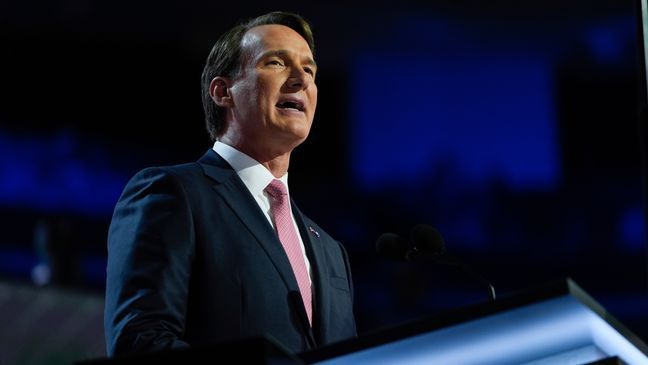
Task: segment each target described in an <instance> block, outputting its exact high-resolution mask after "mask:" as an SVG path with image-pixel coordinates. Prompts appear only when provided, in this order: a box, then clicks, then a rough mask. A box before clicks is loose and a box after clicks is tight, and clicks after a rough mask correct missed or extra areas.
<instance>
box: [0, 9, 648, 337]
mask: <svg viewBox="0 0 648 365" xmlns="http://www.w3.org/2000/svg"><path fill="white" fill-rule="evenodd" d="M524 3H525V4H519V3H518V2H515V1H497V2H476V1H447V2H445V1H438V2H432V4H428V2H419V1H399V2H389V1H384V2H378V3H376V2H353V3H349V2H346V1H345V2H341V1H332V2H322V3H316V2H310V3H297V2H294V3H293V2H286V3H283V4H282V5H285V6H282V9H283V10H291V11H297V12H299V13H301V14H303V15H304V16H305V17H306V18H307V19H309V20H310V21H311V22H312V23H313V27H314V32H315V37H316V44H317V54H316V58H317V60H318V63H319V69H320V71H319V75H318V78H319V81H318V84H319V95H320V99H319V104H318V111H317V116H316V121H315V126H314V128H313V130H312V133H311V136H310V138H309V140H308V141H307V142H306V143H305V144H304V145H303V146H301V147H299V148H298V150H297V151H296V152H295V154H294V157H293V163H292V166H291V170H290V180H291V190H292V194H293V195H294V197H295V199H296V200H297V201H298V202H299V203H300V206H301V208H302V210H304V211H305V212H306V213H307V214H308V215H309V216H311V217H313V218H314V219H315V220H317V221H318V222H319V223H321V225H322V226H323V227H325V228H327V230H328V231H329V232H330V233H332V234H333V235H334V236H336V237H337V238H339V239H340V240H341V241H342V242H344V243H345V244H346V246H347V248H348V250H349V252H350V255H351V260H352V264H353V268H354V275H355V277H354V279H355V284H356V290H357V315H358V325H359V329H360V331H361V332H365V331H369V330H373V329H376V328H380V327H383V326H386V325H393V324H396V323H400V322H402V321H405V320H409V319H415V318H419V317H421V316H424V315H429V314H434V313H435V312H437V311H440V310H442V309H445V308H453V307H457V306H463V305H469V304H473V303H476V302H481V301H484V300H486V292H485V290H484V288H482V287H480V285H479V283H478V282H476V281H475V280H473V279H471V278H470V277H468V276H467V275H465V273H462V272H460V271H457V270H454V269H452V268H447V267H435V266H430V265H422V264H419V265H415V264H404V263H394V262H389V261H386V260H384V259H382V258H379V257H377V255H376V254H375V249H374V244H375V241H376V239H377V237H378V236H379V235H380V234H381V233H384V232H394V233H398V234H401V235H403V236H407V235H408V234H409V233H408V232H409V230H410V228H411V227H412V226H413V225H415V224H417V223H425V224H430V225H432V226H435V227H436V228H438V229H439V231H440V232H441V233H442V234H443V235H444V238H445V240H446V243H447V247H448V250H449V251H451V252H453V253H454V254H456V255H458V256H460V257H462V258H464V259H465V261H466V262H468V263H469V264H470V265H472V266H473V267H474V268H475V269H476V270H477V271H479V272H480V273H482V274H483V275H484V276H485V277H487V278H489V280H491V281H492V283H493V284H494V285H495V288H496V289H497V290H498V293H499V294H500V295H506V294H507V293H511V292H515V291H518V290H523V289H525V288H528V287H531V286H533V285H536V284H540V283H544V282H547V281H549V280H553V279H555V278H559V277H563V276H570V277H572V278H573V279H574V280H575V281H576V282H577V283H579V284H580V285H581V286H582V287H583V288H584V289H585V290H586V291H587V292H588V293H590V294H591V295H592V296H593V297H594V298H595V299H597V300H598V301H599V302H601V303H602V304H603V305H604V307H606V308H607V309H608V310H609V311H610V312H611V313H612V314H613V315H615V316H616V317H618V318H619V319H621V321H622V322H624V323H625V324H626V325H627V326H628V327H630V328H631V329H632V330H634V331H636V332H637V333H639V334H641V335H642V337H643V338H644V339H645V338H647V337H648V311H647V309H646V308H648V292H647V290H648V289H647V288H648V286H647V283H646V278H647V276H648V270H647V264H646V261H647V259H646V258H647V253H646V252H647V249H646V238H645V224H644V223H645V218H644V194H645V193H646V191H647V189H646V187H645V182H643V181H642V168H643V167H645V161H644V162H642V160H641V153H642V147H641V144H640V141H641V138H640V137H641V135H642V133H645V132H643V131H642V130H641V128H640V126H641V123H645V121H644V122H642V121H641V119H640V113H639V111H640V110H641V105H642V103H643V98H644V95H645V91H644V82H643V77H644V74H643V69H642V67H643V63H642V62H643V59H642V57H641V48H640V41H639V39H638V36H637V35H638V32H639V30H638V28H637V27H638V18H637V17H638V12H637V11H636V9H635V7H636V6H635V2H633V1H628V0H625V1H570V2H569V4H565V3H564V2H559V1H556V2H552V1H536V2H524ZM275 9H276V8H275V7H273V8H270V7H269V5H268V4H266V3H265V2H264V3H262V2H256V3H255V2H252V3H249V4H238V3H237V4H229V5H227V4H223V3H221V2H207V1H197V2H194V3H189V2H170V1H167V2H137V3H131V2H125V1H94V2H83V1H59V2H43V3H38V2H29V1H27V2H20V3H13V4H12V3H5V4H3V5H1V6H0V21H1V23H0V41H1V44H2V49H3V52H2V57H1V59H2V61H1V65H2V67H1V68H0V79H1V80H2V88H0V100H2V103H1V104H0V105H1V106H0V216H1V217H2V219H1V220H0V221H1V222H2V232H3V234H2V236H1V238H0V275H1V276H2V277H3V278H5V279H6V280H9V281H22V282H30V281H31V280H32V275H33V273H34V267H36V266H37V265H39V264H49V265H50V266H51V267H52V268H54V269H55V270H54V272H55V275H54V277H52V279H51V281H50V283H49V284H48V285H52V286H55V287H73V288H75V289H78V290H83V291H86V292H88V293H92V295H101V294H102V290H103V281H104V279H105V251H106V250H105V238H106V230H107V227H108V224H109V220H110V215H111V213H112V208H113V207H114V204H115V202H116V199H117V198H118V196H119V194H120V192H121V189H122V187H123V185H124V184H125V183H126V181H127V179H128V178H129V177H130V176H131V175H132V174H133V173H134V172H136V171H137V170H139V169H141V168H143V167H146V166H150V165H160V164H172V163H179V162H185V161H191V160H195V159H197V158H198V157H199V156H200V155H201V154H202V153H203V152H204V151H205V150H206V149H207V148H209V147H210V143H209V141H208V138H207V134H206V132H205V131H204V127H203V115H202V106H201V101H200V100H201V97H200V73H201V71H202V66H203V62H204V60H205V58H206V57H207V54H208V52H209V49H210V48H211V45H212V43H213V41H214V40H215V39H216V38H217V37H218V35H220V33H221V32H223V31H224V30H225V29H226V28H228V27H229V26H231V25H232V24H233V23H234V22H235V21H236V20H238V19H241V18H246V17H250V16H256V15H259V14H261V13H263V12H266V11H270V10H275ZM57 265H59V266H57ZM56 268H61V269H56Z"/></svg>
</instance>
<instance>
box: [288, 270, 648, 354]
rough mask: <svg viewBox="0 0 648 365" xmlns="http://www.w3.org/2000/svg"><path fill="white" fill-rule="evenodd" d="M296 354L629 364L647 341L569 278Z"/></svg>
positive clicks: (642, 349) (641, 350)
mask: <svg viewBox="0 0 648 365" xmlns="http://www.w3.org/2000/svg"><path fill="white" fill-rule="evenodd" d="M647 310H648V308H647ZM298 356H299V357H300V359H301V360H302V361H303V362H304V363H307V364H327V365H328V364H330V365H337V364H341V365H342V364H344V365H346V364H461V365H471V364H475V365H488V364H496V365H505V364H538V365H539V364H542V365H554V364H556V365H557V364H560V365H564V364H630V365H634V364H648V347H647V346H646V344H645V343H644V342H643V341H642V340H641V339H640V338H639V337H637V336H636V335H634V334H633V333H632V332H630V331H629V330H628V329H627V328H626V327H625V326H624V325H623V324H621V323H620V322H619V321H618V320H616V319H615V318H614V317H613V316H611V315H610V314H609V313H607V312H606V310H605V309H604V308H603V307H602V306H601V305H599V304H598V303H597V302H596V301H595V300H594V299H592V298H591V297H590V296H589V295H588V294H587V293H585V291H583V290H582V289H581V288H580V287H579V286H578V285H577V284H576V283H574V282H573V281H572V280H571V279H569V278H567V279H564V280H560V281H558V282H556V283H551V284H548V285H545V286H542V287H538V288H535V289H532V290H528V291H525V292H522V293H519V294H515V295H510V296H507V297H502V298H501V299H498V300H497V301H496V302H494V303H484V304H482V305H477V306H474V307H468V308H462V309H459V310H455V311H449V312H447V313H441V314H439V315H435V316H433V317H430V318H424V319H421V320H417V321H414V322H408V323H406V324H402V325H399V326H395V327H391V328H387V329H383V330H379V331H375V332H372V333H368V334H364V335H362V336H360V337H358V338H354V339H350V340H345V341H341V342H337V343H334V344H330V345H328V346H324V347H320V348H318V349H316V350H312V351H308V352H304V353H301V354H298Z"/></svg>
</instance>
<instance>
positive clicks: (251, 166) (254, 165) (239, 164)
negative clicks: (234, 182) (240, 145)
mask: <svg viewBox="0 0 648 365" xmlns="http://www.w3.org/2000/svg"><path fill="white" fill-rule="evenodd" d="M213 149H214V151H216V153H218V154H219V155H220V156H221V157H222V158H223V159H225V161H227V163H228V164H230V166H232V168H233V169H234V171H236V173H237V174H238V176H239V177H240V178H241V180H243V183H244V184H245V186H246V187H247V188H248V190H250V192H251V193H252V195H257V194H263V190H264V189H265V188H266V186H268V184H270V182H271V181H272V180H274V179H275V177H274V175H272V173H271V172H270V170H268V169H267V168H265V166H263V165H261V164H260V163H259V162H258V161H257V160H255V159H253V158H252V157H250V156H248V155H246V154H245V153H243V152H241V151H239V150H237V149H236V148H234V147H232V146H230V145H227V144H225V143H223V142H220V141H216V142H215V143H214V147H213ZM278 180H281V182H282V183H283V184H284V185H285V186H286V191H288V173H287V172H286V173H285V174H284V175H283V176H282V177H280V178H278ZM289 196H290V193H289Z"/></svg>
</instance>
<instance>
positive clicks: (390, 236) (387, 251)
mask: <svg viewBox="0 0 648 365" xmlns="http://www.w3.org/2000/svg"><path fill="white" fill-rule="evenodd" d="M408 249H409V244H408V243H407V240H405V239H404V238H403V237H401V236H399V235H397V234H395V233H383V234H382V235H380V237H378V240H376V252H378V255H380V256H382V257H385V258H388V259H392V260H406V259H407V252H408Z"/></svg>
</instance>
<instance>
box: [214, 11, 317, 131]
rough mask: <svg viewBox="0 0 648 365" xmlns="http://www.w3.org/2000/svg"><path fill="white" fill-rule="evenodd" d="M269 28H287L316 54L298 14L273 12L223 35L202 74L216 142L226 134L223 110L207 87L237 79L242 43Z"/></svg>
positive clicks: (240, 24) (240, 63)
mask: <svg viewBox="0 0 648 365" xmlns="http://www.w3.org/2000/svg"><path fill="white" fill-rule="evenodd" d="M269 24H279V25H284V26H287V27H288V28H291V29H293V30H294V31H295V32H297V33H299V35H301V36H302V37H303V38H304V39H305V40H306V43H308V47H309V48H310V50H311V52H312V53H313V54H315V42H314V40H313V33H312V31H311V27H310V24H308V22H307V21H306V20H305V19H304V18H302V17H301V16H300V15H298V14H294V13H288V12H282V11H275V12H272V13H268V14H264V15H261V16H258V17H256V18H253V19H249V20H247V21H244V22H242V23H239V24H238V25H236V26H234V27H233V28H232V29H230V30H228V31H227V32H225V33H224V34H223V35H222V36H221V37H220V38H218V40H217V41H216V43H215V44H214V47H212V50H211V52H209V56H208V57H207V62H206V63H205V68H204V69H203V73H202V99H203V108H204V110H205V123H206V126H207V132H208V133H209V137H210V138H211V139H212V141H215V140H216V139H217V138H218V136H220V135H221V134H222V133H223V132H224V130H225V108H223V107H220V106H218V105H216V103H214V100H212V98H211V96H210V95H209V84H210V83H211V81H212V80H213V79H214V77H216V76H224V77H228V78H230V79H234V78H236V77H237V76H238V75H239V74H240V72H241V66H242V63H243V57H242V50H241V40H242V39H243V36H244V35H245V33H247V31H248V30H250V29H252V28H254V27H257V26H260V25H269Z"/></svg>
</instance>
